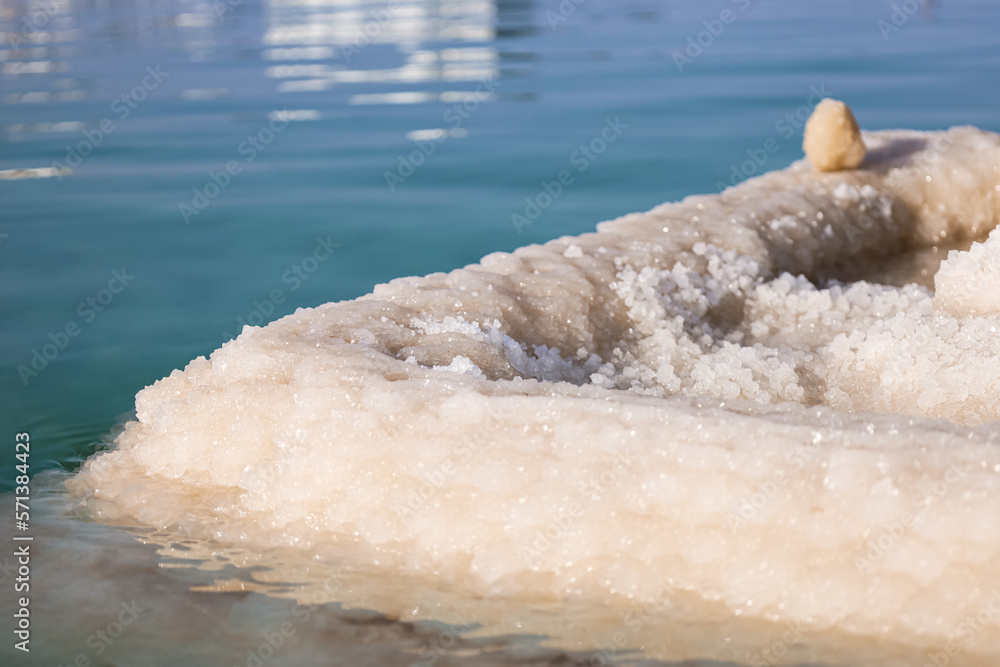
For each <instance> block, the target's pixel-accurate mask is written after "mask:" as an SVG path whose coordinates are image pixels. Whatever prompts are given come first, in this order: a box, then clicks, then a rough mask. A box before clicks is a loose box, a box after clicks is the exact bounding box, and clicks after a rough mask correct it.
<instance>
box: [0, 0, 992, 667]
mask: <svg viewBox="0 0 1000 667" xmlns="http://www.w3.org/2000/svg"><path fill="white" fill-rule="evenodd" d="M911 5H912V7H911ZM894 6H895V5H893V3H890V2H883V1H873V0H846V1H845V0H838V1H832V0H830V1H817V2H808V3H802V2H790V1H786V2H767V1H765V0H718V1H714V2H694V1H692V0H688V1H678V2H654V1H651V0H622V1H620V2H610V1H603V0H582V1H580V2H579V3H578V4H577V3H575V2H572V1H568V2H563V3H562V4H560V3H559V2H556V1H555V0H552V1H549V2H528V1H525V2H490V1H488V0H478V1H473V0H469V1H460V0H456V1H455V2H450V3H442V2H429V1H428V2H421V1H415V2H406V3H401V4H400V5H399V8H398V9H395V7H396V5H395V4H393V3H385V2H372V3H364V2H359V3H354V4H350V3H347V2H327V3H323V2H315V3H296V2H263V3H262V2H252V1H251V0H243V1H242V2H236V1H235V0H233V2H232V4H231V5H230V4H227V3H226V0H216V1H215V2H181V1H165V2H160V3H139V2H118V3H86V2H74V1H71V0H66V1H65V2H60V3H50V2H47V1H46V0H39V1H38V2H13V3H11V2H4V1H2V0H0V31H3V32H4V33H5V35H4V38H3V40H2V44H0V303H2V304H3V305H2V319H0V322H2V326H0V368H2V372H0V376H2V380H0V383H2V391H3V397H4V410H3V414H2V429H0V433H2V436H0V437H2V438H4V439H5V441H7V442H9V443H11V445H10V447H9V448H8V449H5V450H4V451H5V452H9V453H5V454H4V456H3V457H0V468H2V471H3V474H2V476H0V490H2V491H10V490H11V489H12V488H13V487H14V475H15V473H14V471H13V466H14V463H16V461H15V460H14V458H13V439H14V434H15V433H17V432H22V431H26V432H30V434H31V442H32V444H33V445H34V447H33V448H32V458H31V464H32V468H31V471H32V473H33V474H36V473H39V472H41V471H42V470H45V469H66V470H72V469H74V468H75V467H76V466H77V465H78V464H79V462H80V461H81V460H82V459H83V458H85V457H87V456H89V455H90V454H91V453H93V452H94V450H95V448H96V447H97V446H98V443H100V442H102V441H105V440H106V439H107V434H108V433H109V432H110V431H111V430H112V429H113V428H114V427H115V425H116V424H118V423H120V421H121V420H122V419H123V417H124V416H127V414H128V413H129V411H130V410H131V409H132V407H133V405H134V396H135V393H136V392H137V391H138V390H140V389H141V388H142V387H144V386H146V385H148V384H150V383H152V382H154V381H155V380H157V379H158V378H160V377H162V376H164V375H167V374H168V373H170V371H171V370H173V369H175V368H180V367H183V366H184V365H185V364H186V363H187V362H188V361H189V360H190V359H192V358H194V357H196V356H198V355H203V354H208V353H210V352H211V351H212V350H214V349H216V348H217V347H218V346H219V345H220V344H221V343H222V342H224V341H225V340H227V339H228V338H230V337H232V336H233V335H234V334H236V333H238V331H239V330H240V328H241V327H242V325H243V323H244V322H248V323H251V324H260V323H263V322H266V321H270V320H272V319H275V318H277V317H279V316H282V315H285V314H288V313H291V312H293V311H294V310H295V309H296V308H298V307H307V306H313V305H317V304H320V303H324V302H328V301H335V300H341V299H351V298H354V297H356V296H359V295H361V294H365V293H367V292H370V291H371V289H372V287H373V286H374V285H375V284H377V283H380V282H385V281H387V280H390V279H392V278H394V277H398V276H403V275H413V274H417V275H419V274H426V273H429V272H433V271H447V270H450V269H453V268H456V267H459V266H462V265H465V264H468V263H471V262H475V261H477V260H478V259H479V258H480V257H482V256H483V255H485V254H486V253H488V252H491V251H495V250H510V249H513V248H515V247H518V246H521V245H525V244H527V243H532V242H538V241H543V240H546V239H550V238H553V237H556V236H560V235H564V234H577V233H581V232H584V231H588V230H591V229H592V228H593V227H594V225H595V224H596V223H598V222H600V221H602V220H606V219H609V218H613V217H616V216H618V215H622V214H625V213H628V212H631V211H637V210H645V209H648V208H650V207H652V206H654V205H656V204H658V203H660V202H663V201H668V200H674V199H679V198H681V197H683V196H685V195H688V194H693V193H700V192H714V191H716V190H718V189H719V188H720V187H721V186H724V185H728V184H729V183H731V182H733V181H734V180H739V179H742V178H745V177H747V176H752V175H754V174H757V173H761V172H762V171H766V170H771V169H777V168H781V167H784V166H786V165H787V164H789V163H790V162H791V161H793V160H795V159H798V158H799V157H800V156H801V150H800V141H801V125H802V123H803V121H804V119H805V117H806V115H807V114H808V111H809V106H810V105H811V104H813V103H815V102H816V101H817V99H818V96H819V95H830V96H833V97H837V98H841V99H844V100H846V101H848V102H849V103H850V104H851V105H852V106H853V108H854V111H855V114H856V115H857V117H858V119H859V121H860V123H861V125H862V126H863V127H865V128H868V129H882V128H893V127H906V128H916V129H938V128H945V127H949V126H952V125H959V124H972V125H977V126H979V127H983V128H986V129H991V130H994V131H1000V112H998V109H1000V7H998V6H997V4H996V2H995V1H993V0H964V1H962V2H946V1H939V2H930V1H928V2H924V3H916V2H912V3H899V7H900V8H899V9H894ZM904 8H910V9H914V10H915V11H913V12H912V13H907V10H906V9H904ZM383 11H385V12H390V14H388V15H385V14H381V13H380V12H383ZM727 12H728V13H727ZM365 31H367V33H368V34H369V35H371V37H370V40H369V38H363V37H362V36H363V35H364V34H365ZM369 41H370V43H369ZM699 41H700V42H701V44H700V45H699ZM692 44H694V45H692ZM602 135H603V136H602ZM415 151H416V152H415ZM414 163H420V164H414ZM411 167H412V173H411ZM11 170H36V171H32V172H27V173H26V172H13V171H11ZM70 170H71V171H70ZM387 174H388V175H387ZM560 174H563V178H562V182H561V183H560V184H559V186H558V187H557V186H556V185H554V183H559V181H560ZM18 176H32V177H31V178H16V177H18ZM556 192H557V193H558V195H557V196H555V197H553V196H552V193H556ZM526 200H529V201H526ZM529 223H530V224H529ZM8 497H9V496H8ZM54 504H56V505H58V503H54ZM94 535H97V537H94ZM91 536H92V537H91V538H92V539H94V540H96V541H101V542H102V543H105V544H108V545H117V546H116V547H115V548H121V549H124V548H125V546H124V543H126V542H128V541H129V540H128V539H127V538H124V537H122V535H121V534H119V533H115V532H114V531H112V530H111V529H106V528H104V527H96V528H95V529H94V533H92V534H91ZM51 539H52V540H53V542H52V543H53V544H58V542H56V541H55V540H57V539H58V538H57V537H55V536H51ZM116 540H117V541H120V542H122V544H120V545H119V544H118V542H116ZM149 560H150V562H152V561H153V560H154V559H153V558H152V557H150V559H149ZM144 567H146V561H142V562H141V563H139V565H135V566H134V569H135V570H136V571H143V568H144ZM129 576H132V575H129ZM134 576H135V578H136V580H140V576H139V575H134ZM143 581H144V580H143ZM4 585H5V586H6V584H4ZM181 588H183V586H179V587H178V590H176V591H174V590H172V591H171V592H170V595H169V596H166V597H164V599H167V600H169V602H164V603H163V605H162V607H161V610H160V612H161V613H162V614H164V615H165V617H170V618H173V617H174V616H176V615H177V613H178V612H177V609H184V608H185V607H184V606H183V605H185V604H189V603H190V600H189V599H188V597H185V596H187V593H186V588H184V590H183V591H181V590H180V589H181ZM178 591H179V592H178ZM50 593H54V591H50ZM64 594H65V593H60V595H64ZM5 595H6V593H5ZM123 595H124V594H123ZM165 595H166V594H165ZM203 597H208V596H203ZM219 597H220V599H214V600H213V601H212V602H208V601H206V600H204V599H202V598H199V600H200V602H199V603H198V604H200V605H202V606H201V607H200V608H201V609H202V610H205V609H209V608H211V610H212V614H215V617H221V615H224V614H225V613H230V612H228V611H227V610H226V609H221V610H220V609H218V608H217V607H225V606H226V604H228V603H227V602H226V601H225V599H221V596H219ZM72 600H73V598H72V597H70V598H67V602H66V603H65V604H66V606H71V603H72ZM78 602H79V601H78ZM55 604H56V603H55V602H53V601H50V603H49V607H52V606H53V605H55ZM79 604H83V602H79ZM247 604H248V606H249V610H247V609H245V608H244V609H243V611H241V612H240V613H244V614H246V615H247V616H248V617H250V618H254V617H257V618H260V617H263V616H264V612H263V611H261V609H258V608H256V607H254V605H255V604H262V603H259V602H253V601H252V600H251V602H249V603H247ZM206 613H207V612H206ZM268 613H270V614H271V615H272V616H273V617H274V618H284V617H287V610H284V611H282V612H281V613H278V612H275V611H273V610H272V611H270V612H268ZM281 614H285V616H282V615H281ZM52 618H53V619H56V620H58V619H60V618H63V617H61V616H58V615H53V616H52ZM231 618H232V617H230V620H231ZM191 623H192V625H195V626H196V625H197V622H196V621H192V622H191ZM52 625H53V626H55V625H57V623H56V622H55V621H53V623H52ZM154 625H155V624H154ZM48 632H50V633H52V632H53V630H52V629H51V628H49V630H48ZM192 632H194V630H192ZM316 633H317V634H322V629H318V630H316ZM149 636H150V637H151V638H149V639H144V638H137V639H134V640H132V641H136V642H139V644H138V646H139V647H140V648H139V649H136V650H141V651H143V652H144V653H145V654H146V655H151V654H154V653H155V652H156V651H158V650H159V649H160V647H161V646H162V643H163V642H166V641H170V639H171V638H170V637H169V636H166V637H165V636H161V635H157V634H156V633H154V632H152V631H150V635H149ZM82 637H86V633H84V634H83V635H82ZM202 641H203V642H208V644H205V645H209V644H211V641H209V640H205V639H204V638H202ZM142 642H146V643H142ZM158 642H159V644H158ZM81 643H82V639H81ZM205 645H202V648H204V647H205ZM7 648H8V645H7V641H6V640H4V644H3V650H6V649H7ZM2 654H3V653H2V651H0V655H2ZM60 657H61V658H64V659H70V658H72V656H71V655H68V656H60ZM203 657H204V656H203ZM227 657H228V656H227ZM206 660H208V659H207V658H206ZM220 660H221V658H220ZM4 664H8V663H4ZM100 664H111V663H100ZM116 664H171V663H170V662H157V661H155V660H150V661H147V662H143V663H139V662H120V663H116ZM176 664H195V662H192V661H190V660H189V661H187V662H185V661H184V660H180V661H179V662H177V663H176ZM198 664H202V663H198ZM204 664H213V663H212V662H211V660H208V661H207V662H205V663H204ZM220 664H221V663H220ZM532 664H534V663H532Z"/></svg>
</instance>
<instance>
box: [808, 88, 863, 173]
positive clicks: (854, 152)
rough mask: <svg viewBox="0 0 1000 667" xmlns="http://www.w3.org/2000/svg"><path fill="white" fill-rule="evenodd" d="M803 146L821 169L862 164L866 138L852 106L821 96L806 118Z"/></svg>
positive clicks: (847, 167) (815, 165) (810, 159)
mask: <svg viewBox="0 0 1000 667" xmlns="http://www.w3.org/2000/svg"><path fill="white" fill-rule="evenodd" d="M802 150H804V151H805V153H806V157H807V158H809V162H810V163H812V166H814V167H815V168H816V169H818V170H820V171H840V170H841V169H854V168H855V167H857V166H858V165H860V164H861V163H862V162H863V161H864V159H865V142H864V141H863V140H862V138H861V130H859V129H858V122H857V121H856V120H854V114H853V113H851V108H850V107H849V106H847V105H846V104H844V103H843V102H841V101H839V100H831V99H830V98H826V99H824V100H821V101H820V103H819V104H817V105H816V109H815V110H814V111H813V113H812V116H810V117H809V120H808V121H807V122H806V130H805V137H804V138H803V140H802Z"/></svg>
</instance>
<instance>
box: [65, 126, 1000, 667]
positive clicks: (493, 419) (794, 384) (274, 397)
mask: <svg viewBox="0 0 1000 667" xmlns="http://www.w3.org/2000/svg"><path fill="white" fill-rule="evenodd" d="M865 141H866V143H867V145H868V148H869V159H868V161H867V162H866V165H865V168H864V169H861V170H856V171H842V172H832V173H820V172H817V171H815V170H813V169H811V168H810V167H809V166H808V165H807V164H805V163H804V162H800V163H796V164H794V165H792V166H791V167H790V168H788V169H787V170H784V171H779V172H773V173H770V174H766V175H764V176H762V177H760V178H756V179H753V180H751V181H748V182H746V183H744V184H742V185H740V186H738V187H735V188H731V189H729V190H727V191H725V192H723V193H722V194H720V195H713V196H696V197H689V198H687V199H685V200H684V201H682V202H679V203H673V204H664V205H662V206H659V207H657V208H655V209H653V210H652V211H649V212H647V213H637V214H632V215H628V216H625V217H623V218H620V219H618V220H615V221H611V222H606V223H602V224H601V225H600V226H599V227H598V232H597V233H593V234H584V235H582V236H579V237H574V238H565V239H558V240H555V241H551V242H549V243H547V244H545V245H541V246H529V247H526V248H522V249H520V250H517V251H516V252H514V253H496V254H493V255H489V256H487V257H485V258H484V259H483V260H482V262H481V263H480V264H478V265H473V266H469V267H466V268H464V269H461V270H458V271H454V272H452V273H449V274H433V275H430V276H427V277H423V278H403V279H399V280H395V281H392V282H391V283H389V284H387V285H380V286H378V287H376V289H375V291H374V292H373V293H372V294H370V295H368V296H365V297H362V298H360V299H358V300H356V301H351V302H343V303H331V304H326V305H323V306H320V307H318V308H314V309H306V310H299V311H297V312H296V313H295V314H293V315H290V316H288V317H286V318H283V319H281V320H279V321H277V322H274V323H272V324H270V325H268V326H267V327H265V328H253V327H247V328H246V329H245V330H244V332H243V334H242V335H241V336H240V337H239V338H238V339H237V340H235V341H232V342H230V343H227V344H226V345H224V346H223V347H222V348H220V349H219V350H216V351H215V352H214V353H213V354H212V355H211V356H210V357H209V358H208V359H205V358H198V359H196V360H194V361H192V362H191V363H190V364H189V365H188V366H187V368H185V369H184V370H183V371H174V372H173V373H172V374H171V375H170V376H169V377H167V378H164V379H163V380H160V381H159V382H157V383H156V384H154V385H152V386H150V387H147V388H146V389H144V390H143V391H142V392H140V393H139V395H138V396H137V398H136V419H135V421H132V422H130V423H129V424H127V426H126V428H125V430H124V432H123V433H122V434H121V435H120V436H119V437H118V438H117V440H116V441H115V448H114V449H113V450H112V451H110V452H106V453H102V454H99V455H97V456H95V457H94V458H92V459H91V460H90V461H88V462H87V464H86V465H85V466H84V467H83V469H82V470H81V471H80V473H79V474H78V475H77V476H76V477H75V478H73V479H72V480H70V482H69V487H70V489H71V491H72V492H73V493H74V494H76V495H78V496H79V497H81V498H83V499H84V500H85V501H86V502H87V504H88V505H89V507H90V508H91V510H92V512H93V513H94V516H95V517H96V518H98V519H99V520H102V521H108V522H122V523H126V522H127V523H138V524H141V525H147V526H155V527H160V528H170V529H171V530H174V531H178V532H180V533H183V534H185V535H188V536H190V538H191V539H192V540H196V541H197V540H202V541H205V543H206V544H223V545H239V546H241V547H245V548H246V549H248V550H251V551H252V550H267V549H285V550H287V551H288V552H289V553H292V552H298V553H303V554H307V555H309V556H310V557H312V556H323V555H332V554H335V555H337V556H338V557H341V558H346V559H349V560H354V561H356V562H366V563H372V562H377V563H378V568H380V569H381V570H382V571H384V572H389V573H395V574H398V576H399V577H406V576H420V577H426V578H430V579H434V580H437V581H440V582H443V583H444V584H445V585H447V586H448V587H450V588H452V589H454V590H461V591H465V592H467V593H468V594H469V595H473V596H492V597H494V598H496V599H500V598H511V599H522V600H525V601H531V600H553V599H556V600H558V599H566V598H568V597H574V596H575V597H577V598H580V597H583V598H587V599H593V600H601V601H603V602H605V603H607V604H610V605H613V604H616V602H615V601H616V600H617V601H621V602H622V603H624V602H625V601H626V600H631V601H632V602H633V603H634V602H635V601H642V600H658V599H659V597H658V595H659V592H658V591H660V590H662V585H663V582H665V581H666V582H668V583H669V585H670V586H672V587H675V588H676V590H679V591H684V594H685V595H686V596H688V597H689V598H691V599H695V600H701V601H703V605H704V606H703V608H702V611H703V613H704V614H705V615H706V617H707V616H709V615H716V616H717V615H718V614H719V613H723V612H724V613H725V614H731V615H740V616H742V617H744V618H757V619H762V620H769V621H775V622H782V623H784V622H797V623H805V624H806V625H807V626H808V628H809V631H810V632H813V633H823V632H827V633H830V632H837V633H842V635H844V636H848V635H854V636H876V635H878V636H889V637H892V638H893V640H894V641H897V642H902V643H908V644H910V645H913V646H927V647H936V646H941V645H943V644H944V643H945V642H946V641H947V640H948V639H949V638H950V637H952V636H953V635H955V634H956V633H958V632H960V630H961V629H960V627H959V624H960V623H962V622H963V619H965V618H966V617H967V616H969V615H970V614H971V615H973V616H974V615H975V614H976V613H977V612H979V611H980V610H981V609H983V608H984V605H987V604H988V601H989V599H990V595H991V591H993V590H994V589H996V590H1000V570H998V569H997V568H996V567H995V563H996V560H997V558H998V557H1000V512H997V507H998V503H1000V450H998V444H1000V429H998V427H997V425H996V423H997V422H998V416H1000V355H998V351H1000V331H998V327H1000V314H998V309H997V301H996V299H997V297H996V295H997V294H998V293H1000V292H998V287H1000V285H998V276H1000V241H997V239H996V237H991V239H990V240H989V241H987V242H985V243H976V244H973V245H972V247H971V250H969V251H967V252H963V253H957V254H953V255H951V256H950V257H949V258H948V259H947V261H945V262H944V264H943V266H942V268H941V269H940V271H939V273H938V278H937V280H938V291H937V293H936V294H935V293H934V292H933V291H931V290H930V289H928V288H927V287H925V286H917V285H912V284H911V285H903V286H894V285H893V284H882V283H876V282H866V281H864V280H861V278H864V277H866V276H868V277H871V276H877V275H881V274H883V273H885V272H886V271H887V270H889V269H891V268H892V267H898V265H899V262H900V261H901V260H900V258H903V257H907V256H908V253H919V252H923V251H922V250H921V249H922V248H931V247H932V246H935V244H958V245H962V244H966V245H968V244H969V243H972V242H973V241H976V240H981V239H983V238H984V236H985V235H986V234H987V233H988V232H989V231H990V230H991V229H993V228H994V227H995V226H997V223H998V222H1000V167H998V165H1000V137H998V136H997V135H995V134H992V133H988V132H983V131H979V130H976V129H974V128H955V129H952V130H950V131H948V132H942V133H926V134H925V133H917V132H908V131H891V132H879V133H870V134H867V135H866V136H865ZM288 576H289V580H290V579H291V575H288ZM689 608H690V609H694V611H692V612H689V614H694V616H693V617H695V618H696V617H697V614H698V613H699V612H698V611H697V609H698V607H697V606H694V607H689ZM720 609H721V610H723V612H720V611H719V610H720ZM970 635H971V636H969V637H967V638H964V639H963V644H962V649H963V651H965V652H967V653H969V654H971V653H973V652H978V653H977V655H978V654H985V655H994V656H995V655H1000V623H998V624H995V625H988V626H986V627H984V628H982V629H981V630H980V631H979V632H976V633H970ZM838 636H840V635H838ZM963 637H964V635H963ZM681 657H683V656H681Z"/></svg>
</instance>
